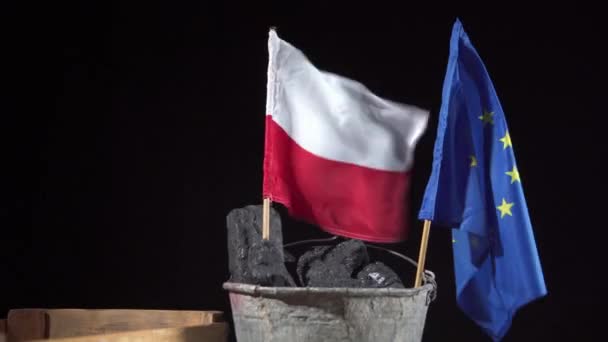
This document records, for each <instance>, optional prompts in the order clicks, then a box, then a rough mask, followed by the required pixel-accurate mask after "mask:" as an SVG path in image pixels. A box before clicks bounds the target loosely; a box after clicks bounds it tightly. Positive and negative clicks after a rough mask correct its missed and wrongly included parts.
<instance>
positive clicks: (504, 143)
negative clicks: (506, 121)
mask: <svg viewBox="0 0 608 342" xmlns="http://www.w3.org/2000/svg"><path fill="white" fill-rule="evenodd" d="M500 141H502V149H503V150H506V149H507V147H509V146H511V147H513V145H511V136H510V135H509V132H507V133H506V134H505V136H504V137H502V138H500Z"/></svg>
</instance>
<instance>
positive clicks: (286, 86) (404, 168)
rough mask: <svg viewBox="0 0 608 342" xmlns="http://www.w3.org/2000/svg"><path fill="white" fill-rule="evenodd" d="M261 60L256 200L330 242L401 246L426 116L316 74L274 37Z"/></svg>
mask: <svg viewBox="0 0 608 342" xmlns="http://www.w3.org/2000/svg"><path fill="white" fill-rule="evenodd" d="M268 52H269V63H268V85H267V101H266V137H265V147H264V184H263V195H264V196H265V197H268V198H270V199H271V200H273V201H276V202H279V203H281V204H283V205H285V206H286V207H287V208H288V210H289V213H290V215H291V216H293V217H295V218H299V219H302V220H304V221H307V222H309V223H312V224H316V225H318V226H319V227H320V228H322V229H323V230H325V231H327V232H329V233H332V234H335V235H341V236H345V237H350V238H356V239H361V240H366V241H373V242H381V243H389V242H398V241H402V240H404V239H405V238H406V237H407V228H408V227H407V221H408V217H409V206H410V205H409V199H408V195H409V190H410V182H411V171H412V165H413V162H414V152H415V147H416V144H417V142H418V140H419V138H420V136H421V135H422V134H423V132H424V131H425V129H426V125H427V120H428V111H426V110H423V109H421V108H418V107H416V106H413V105H408V104H402V103H397V102H393V101H389V100H386V99H383V98H380V97H378V96H376V95H375V94H373V93H372V92H370V91H369V90H368V89H367V88H366V87H365V86H364V85H362V84H361V83H359V82H356V81H354V80H351V79H348V78H345V77H342V76H339V75H336V74H332V73H329V72H325V71H321V70H318V69H317V68H316V67H315V66H314V65H313V64H312V63H311V62H310V61H309V60H308V59H307V57H306V56H305V55H304V54H303V53H302V52H301V51H300V50H298V49H296V48H295V47H294V46H292V45H291V44H289V43H287V42H286V41H284V40H282V39H280V38H279V37H278V35H277V34H276V32H275V31H274V30H271V31H270V32H269V39H268Z"/></svg>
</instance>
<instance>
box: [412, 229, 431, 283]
mask: <svg viewBox="0 0 608 342" xmlns="http://www.w3.org/2000/svg"><path fill="white" fill-rule="evenodd" d="M430 233H431V221H429V220H424V228H423V229H422V239H421V241H420V254H419V255H418V268H417V269H416V282H415V283H414V287H420V286H421V285H422V274H423V273H424V262H425V260H426V248H427V246H428V242H429V234H430Z"/></svg>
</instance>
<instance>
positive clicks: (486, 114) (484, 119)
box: [479, 110, 494, 125]
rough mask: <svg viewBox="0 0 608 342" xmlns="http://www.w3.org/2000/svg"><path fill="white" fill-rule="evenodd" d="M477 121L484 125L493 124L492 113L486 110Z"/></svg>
mask: <svg viewBox="0 0 608 342" xmlns="http://www.w3.org/2000/svg"><path fill="white" fill-rule="evenodd" d="M479 120H481V121H482V122H483V123H484V124H485V123H489V124H492V125H493V124H494V112H488V111H487V110H484V111H483V115H482V116H480V117H479Z"/></svg>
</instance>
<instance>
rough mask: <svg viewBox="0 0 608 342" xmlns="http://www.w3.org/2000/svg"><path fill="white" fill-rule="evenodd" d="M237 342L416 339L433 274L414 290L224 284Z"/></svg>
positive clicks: (431, 291) (432, 291)
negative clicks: (227, 293)
mask: <svg viewBox="0 0 608 342" xmlns="http://www.w3.org/2000/svg"><path fill="white" fill-rule="evenodd" d="M224 289H226V290H227V291H229V294H230V303H231V306H232V316H233V319H234V328H235V332H236V338H237V341H238V342H272V341H277V342H278V341H281V342H285V341H288V342H300V341H302V342H304V341H306V342H314V341H349V342H352V341H361V342H363V341H370V342H371V341H373V342H384V341H386V342H388V341H399V342H403V341H420V340H421V339H422V333H423V330H424V324H425V320H426V313H427V309H428V306H429V304H430V303H431V301H432V300H433V299H434V296H435V291H436V284H435V281H434V275H433V273H432V272H430V271H426V272H425V284H424V285H423V286H422V287H419V288H410V289H395V288H381V289H373V288H320V287H263V286H257V285H249V284H240V283H230V282H227V283H224Z"/></svg>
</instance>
